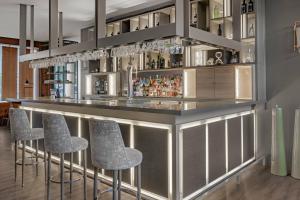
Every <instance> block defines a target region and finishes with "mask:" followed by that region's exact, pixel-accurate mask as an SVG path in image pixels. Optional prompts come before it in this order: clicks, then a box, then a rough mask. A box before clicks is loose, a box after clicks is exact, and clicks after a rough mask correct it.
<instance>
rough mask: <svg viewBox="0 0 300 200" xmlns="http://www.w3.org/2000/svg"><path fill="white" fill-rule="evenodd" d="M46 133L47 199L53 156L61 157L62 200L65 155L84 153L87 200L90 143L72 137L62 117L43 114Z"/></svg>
mask: <svg viewBox="0 0 300 200" xmlns="http://www.w3.org/2000/svg"><path fill="white" fill-rule="evenodd" d="M43 125H44V132H45V151H46V152H48V176H47V177H48V180H47V199H48V200H49V199H50V182H51V181H50V179H51V156H52V153H57V154H59V155H60V189H61V194H60V197H61V199H63V198H64V154H65V153H71V154H72V153H74V152H78V151H83V163H84V165H83V167H84V170H83V184H84V199H86V149H87V148H88V141H87V140H86V139H83V138H79V137H71V134H70V131H69V128H68V126H67V123H66V121H65V118H64V117H63V116H62V115H58V114H47V113H43ZM72 166H73V165H72V159H71V162H70V192H72V182H73V181H72V168H73V167H72Z"/></svg>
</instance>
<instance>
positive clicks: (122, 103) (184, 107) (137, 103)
mask: <svg viewBox="0 0 300 200" xmlns="http://www.w3.org/2000/svg"><path fill="white" fill-rule="evenodd" d="M7 100H8V101H13V100H14V101H16V99H7ZM18 100H19V101H21V102H22V104H23V105H26V103H40V104H57V105H70V106H80V107H92V108H93V107H94V108H100V109H113V110H125V111H126V110H127V111H136V112H150V113H162V114H169V115H186V114H194V113H207V112H213V111H217V110H223V109H232V108H239V107H244V106H251V107H254V106H255V104H256V103H255V102H254V101H246V100H205V101H182V100H161V99H159V100H156V99H132V100H127V99H123V98H119V99H105V98H104V99H99V100H74V99H53V100H52V99H44V98H39V99H18Z"/></svg>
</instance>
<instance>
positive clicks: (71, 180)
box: [70, 153, 73, 193]
mask: <svg viewBox="0 0 300 200" xmlns="http://www.w3.org/2000/svg"><path fill="white" fill-rule="evenodd" d="M70 157H71V158H70V193H72V187H73V153H70Z"/></svg>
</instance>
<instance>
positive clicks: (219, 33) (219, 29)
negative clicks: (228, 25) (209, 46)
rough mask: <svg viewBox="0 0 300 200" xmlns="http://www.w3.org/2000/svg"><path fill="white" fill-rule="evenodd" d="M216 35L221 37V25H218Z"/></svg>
mask: <svg viewBox="0 0 300 200" xmlns="http://www.w3.org/2000/svg"><path fill="white" fill-rule="evenodd" d="M218 35H219V36H222V25H221V24H219V27H218Z"/></svg>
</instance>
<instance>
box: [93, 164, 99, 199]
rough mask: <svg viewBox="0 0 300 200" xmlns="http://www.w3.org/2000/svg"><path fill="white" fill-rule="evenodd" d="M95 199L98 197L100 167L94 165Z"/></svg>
mask: <svg viewBox="0 0 300 200" xmlns="http://www.w3.org/2000/svg"><path fill="white" fill-rule="evenodd" d="M93 199H94V200H97V199H98V168H97V167H94V191H93Z"/></svg>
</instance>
